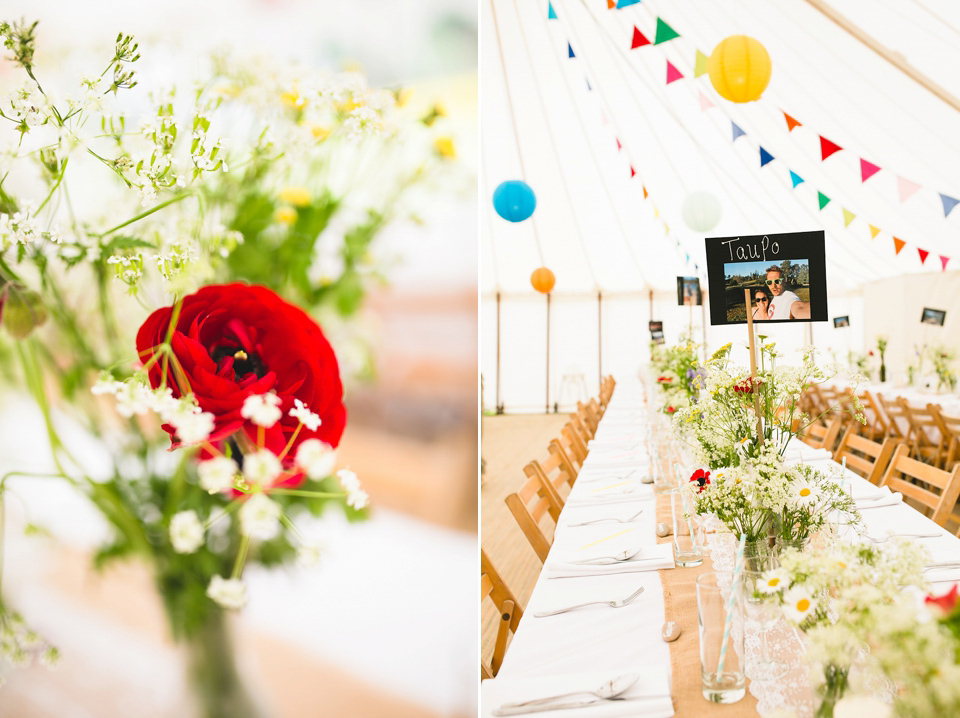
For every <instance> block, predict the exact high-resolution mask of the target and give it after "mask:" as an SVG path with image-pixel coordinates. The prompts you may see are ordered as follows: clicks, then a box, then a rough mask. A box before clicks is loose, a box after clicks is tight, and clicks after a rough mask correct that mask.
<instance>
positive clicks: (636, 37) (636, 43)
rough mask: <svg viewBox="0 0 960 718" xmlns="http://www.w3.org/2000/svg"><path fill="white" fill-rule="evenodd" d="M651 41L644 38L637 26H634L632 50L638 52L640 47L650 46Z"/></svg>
mask: <svg viewBox="0 0 960 718" xmlns="http://www.w3.org/2000/svg"><path fill="white" fill-rule="evenodd" d="M649 44H650V41H649V40H648V39H647V38H646V37H644V34H643V33H642V32H640V31H639V30H638V29H637V26H636V25H634V26H633V42H631V43H630V49H631V50H636V49H637V48H638V47H642V46H643V45H649Z"/></svg>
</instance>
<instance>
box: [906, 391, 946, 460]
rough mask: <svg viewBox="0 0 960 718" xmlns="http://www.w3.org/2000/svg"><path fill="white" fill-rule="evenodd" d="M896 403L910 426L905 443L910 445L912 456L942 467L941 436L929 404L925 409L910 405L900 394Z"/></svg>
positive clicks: (942, 447) (942, 448) (942, 446)
mask: <svg viewBox="0 0 960 718" xmlns="http://www.w3.org/2000/svg"><path fill="white" fill-rule="evenodd" d="M897 403H898V404H900V407H901V408H902V409H903V413H904V416H906V417H907V423H908V425H909V427H910V429H909V431H908V432H907V442H906V443H907V444H908V445H909V446H910V452H911V453H912V454H913V458H915V459H919V460H920V461H922V462H924V463H926V464H930V465H931V466H936V467H937V468H943V463H942V459H943V453H944V451H943V450H944V445H943V436H942V435H941V434H940V427H939V426H938V425H937V420H936V419H935V418H934V416H933V412H931V411H930V406H929V405H927V408H926V409H920V408H918V407H915V406H910V405H909V404H908V403H907V401H906V399H904V398H903V397H902V396H901V397H897ZM931 430H932V431H931Z"/></svg>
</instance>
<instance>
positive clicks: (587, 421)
mask: <svg viewBox="0 0 960 718" xmlns="http://www.w3.org/2000/svg"><path fill="white" fill-rule="evenodd" d="M577 416H579V417H580V421H581V422H583V425H584V426H585V427H586V428H587V431H589V432H590V438H591V439H592V438H593V436H594V434H596V433H597V427H598V426H599V425H600V417H599V416H597V414H596V412H595V411H594V410H593V409H592V408H590V405H589V404H584V403H583V402H582V401H578V402H577Z"/></svg>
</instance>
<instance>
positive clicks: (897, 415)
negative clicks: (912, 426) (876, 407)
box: [877, 392, 909, 440]
mask: <svg viewBox="0 0 960 718" xmlns="http://www.w3.org/2000/svg"><path fill="white" fill-rule="evenodd" d="M877 401H878V402H879V403H880V408H881V409H883V413H884V414H885V415H886V417H887V436H892V437H893V438H894V439H900V440H904V439H906V435H905V434H904V433H903V430H902V429H901V428H900V426H898V425H897V419H901V420H902V421H903V422H904V424H905V425H909V421H908V420H907V417H906V415H905V414H904V413H903V407H902V406H900V403H899V402H898V401H897V400H896V398H894V399H887V398H885V397H884V396H883V394H880V393H879V392H878V393H877Z"/></svg>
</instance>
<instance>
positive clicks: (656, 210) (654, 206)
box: [653, 205, 680, 247]
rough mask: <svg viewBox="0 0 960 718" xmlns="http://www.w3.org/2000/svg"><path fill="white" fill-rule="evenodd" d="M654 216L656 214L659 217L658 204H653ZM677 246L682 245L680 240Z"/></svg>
mask: <svg viewBox="0 0 960 718" xmlns="http://www.w3.org/2000/svg"><path fill="white" fill-rule="evenodd" d="M653 216H654V217H659V216H660V210H659V209H657V205H653ZM677 246H678V247H679V246H680V243H679V242H677Z"/></svg>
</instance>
